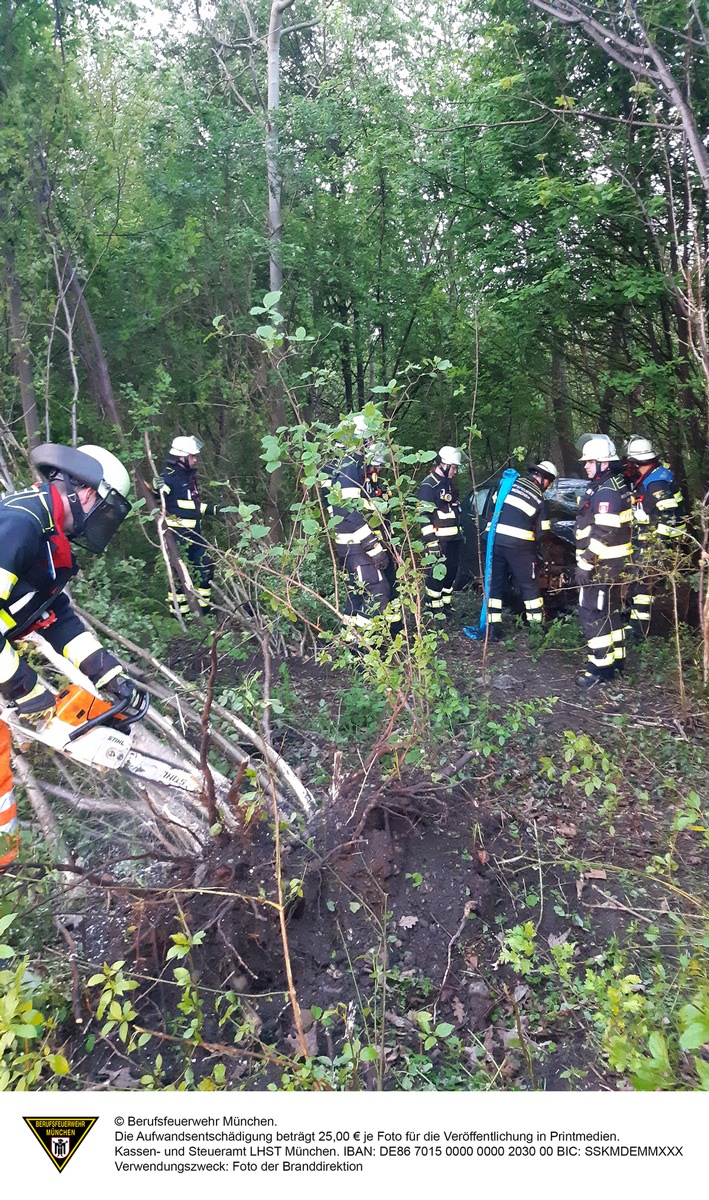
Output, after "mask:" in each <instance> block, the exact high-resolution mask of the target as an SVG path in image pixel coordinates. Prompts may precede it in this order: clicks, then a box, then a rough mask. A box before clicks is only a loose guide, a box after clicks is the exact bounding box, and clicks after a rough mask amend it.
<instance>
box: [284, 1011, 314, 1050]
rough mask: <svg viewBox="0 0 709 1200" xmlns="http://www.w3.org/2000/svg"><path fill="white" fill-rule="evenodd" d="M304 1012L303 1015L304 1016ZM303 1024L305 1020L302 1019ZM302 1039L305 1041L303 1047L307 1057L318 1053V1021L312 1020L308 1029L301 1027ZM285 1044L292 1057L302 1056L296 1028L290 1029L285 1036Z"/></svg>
mask: <svg viewBox="0 0 709 1200" xmlns="http://www.w3.org/2000/svg"><path fill="white" fill-rule="evenodd" d="M305 1015H306V1014H305V1013H303V1016H304V1017H305ZM303 1026H305V1021H303ZM303 1040H304V1041H305V1049H306V1050H307V1052H308V1058H315V1057H316V1056H317V1053H318V1023H317V1021H313V1023H312V1025H311V1026H310V1029H305V1028H303ZM286 1045H287V1046H288V1047H289V1048H290V1051H291V1054H292V1055H293V1057H294V1058H302V1055H303V1052H302V1050H301V1045H300V1037H299V1036H298V1031H297V1029H292V1030H291V1032H290V1033H289V1035H288V1037H287V1038H286Z"/></svg>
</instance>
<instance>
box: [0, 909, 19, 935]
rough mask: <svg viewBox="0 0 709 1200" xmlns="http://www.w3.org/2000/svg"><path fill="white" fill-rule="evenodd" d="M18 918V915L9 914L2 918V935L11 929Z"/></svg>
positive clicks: (0, 927)
mask: <svg viewBox="0 0 709 1200" xmlns="http://www.w3.org/2000/svg"><path fill="white" fill-rule="evenodd" d="M16 916H17V913H8V914H7V915H6V916H4V917H0V934H1V933H4V932H5V930H6V929H9V928H10V926H11V925H12V922H13V921H14V920H15V918H16Z"/></svg>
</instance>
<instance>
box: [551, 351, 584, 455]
mask: <svg viewBox="0 0 709 1200" xmlns="http://www.w3.org/2000/svg"><path fill="white" fill-rule="evenodd" d="M551 404H552V411H553V414H554V422H553V433H552V438H551V447H550V449H551V452H552V458H554V459H555V460H556V461H557V462H559V463H560V464H561V469H562V471H563V473H564V475H567V476H574V475H576V473H577V470H578V461H577V460H578V455H577V453H576V447H575V446H574V441H573V433H572V429H571V400H570V398H569V382H568V379H567V377H566V363H565V361H564V355H563V353H562V352H561V351H560V350H559V348H558V347H556V346H554V347H552V352H551Z"/></svg>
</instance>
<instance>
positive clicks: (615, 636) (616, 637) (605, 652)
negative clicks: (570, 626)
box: [579, 584, 625, 679]
mask: <svg viewBox="0 0 709 1200" xmlns="http://www.w3.org/2000/svg"><path fill="white" fill-rule="evenodd" d="M579 620H580V622H581V628H582V630H583V636H584V637H585V639H586V646H587V648H588V665H587V668H586V669H587V671H588V673H589V674H590V675H600V676H602V677H604V678H606V679H607V678H610V676H611V675H614V674H616V672H617V671H622V669H623V665H624V662H625V626H624V624H623V614H622V607H621V588H620V585H619V584H608V585H604V586H601V585H598V584H592V585H591V586H584V587H582V588H579Z"/></svg>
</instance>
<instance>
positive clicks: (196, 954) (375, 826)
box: [83, 622, 709, 1090]
mask: <svg viewBox="0 0 709 1200" xmlns="http://www.w3.org/2000/svg"><path fill="white" fill-rule="evenodd" d="M461 623H462V622H461ZM545 642H546V644H544V645H542V646H541V647H536V648H534V647H532V646H530V644H529V641H528V636H527V633H526V631H525V630H522V629H519V628H517V629H516V630H515V631H513V632H511V633H510V636H509V637H508V640H507V641H506V642H504V643H501V644H499V645H495V646H494V647H490V648H489V650H488V653H487V655H486V656H485V661H484V662H483V655H484V651H483V647H482V646H481V645H480V644H477V643H473V642H471V641H469V640H468V639H466V638H465V637H463V636H462V635H461V634H460V633H459V632H458V630H457V627H456V625H455V624H453V625H452V629H451V634H450V640H449V642H448V644H447V646H446V649H445V657H446V661H447V664H448V669H449V671H450V674H451V677H452V679H453V681H454V683H455V685H456V688H457V691H458V694H459V696H460V698H461V700H462V701H463V702H466V701H467V704H468V705H469V717H468V719H467V720H466V721H464V722H463V723H462V725H458V726H457V727H456V728H455V731H454V732H451V737H450V743H449V744H448V745H445V746H441V756H440V757H441V761H440V765H439V766H438V767H436V766H435V765H434V766H432V765H431V762H430V760H429V762H428V764H427V766H426V769H425V770H423V769H421V767H420V766H419V765H416V764H414V765H409V762H408V760H405V761H404V763H403V765H400V766H399V769H398V770H394V766H395V764H394V763H393V762H392V760H391V757H389V758H387V757H386V756H384V757H382V758H380V759H379V760H378V762H377V763H376V765H374V766H373V767H372V768H371V769H370V770H369V771H367V770H366V769H365V758H364V755H365V753H366V750H365V747H369V746H371V744H372V741H373V735H375V734H376V729H377V723H378V722H379V721H380V720H381V713H380V712H379V710H378V708H377V705H376V704H375V703H374V701H373V700H372V697H371V696H370V695H368V693H367V691H366V690H365V689H364V688H363V686H362V685H361V684H360V683H359V682H358V681H357V679H355V680H354V682H353V681H352V679H346V678H345V677H344V674H343V672H342V671H333V670H331V669H330V668H328V667H324V666H320V665H317V664H315V663H313V662H306V663H292V662H289V663H288V664H287V667H286V666H283V667H282V668H281V670H280V674H279V679H280V691H279V695H280V699H281V702H282V704H283V708H284V712H283V716H282V717H281V718H279V721H280V724H279V726H278V728H277V730H276V734H275V739H274V740H275V741H276V742H277V743H278V744H279V745H280V747H281V749H282V752H283V753H284V754H286V756H287V757H289V759H290V761H291V762H293V763H299V765H300V771H301V773H302V775H303V777H304V778H305V779H306V780H307V781H308V782H309V784H310V785H311V786H312V787H313V790H314V791H315V792H316V794H317V795H318V797H319V798H320V799H321V802H322V810H321V814H320V817H319V822H318V825H317V827H316V828H314V829H312V830H309V831H308V836H307V837H306V836H305V835H304V834H303V835H301V836H299V835H298V834H297V832H294V831H293V828H292V827H291V829H290V831H286V832H284V837H283V861H282V871H283V879H284V880H285V881H286V885H287V886H289V887H290V889H291V891H290V900H289V903H288V919H287V940H288V948H289V956H290V962H291V966H292V972H293V981H294V985H295V990H296V993H297V996H298V1000H299V1003H300V1007H301V1010H302V1012H303V1025H304V1029H305V1034H306V1042H307V1046H308V1051H309V1054H310V1055H312V1056H313V1057H314V1058H317V1056H321V1057H322V1061H323V1063H325V1064H326V1065H325V1066H322V1067H321V1068H320V1072H321V1074H322V1076H323V1077H324V1078H325V1080H326V1084H327V1085H328V1086H348V1087H352V1086H357V1087H369V1088H374V1087H377V1086H384V1087H385V1088H404V1089H409V1088H421V1087H435V1088H437V1089H439V1090H442V1089H449V1090H455V1089H470V1088H475V1089H488V1088H493V1087H497V1088H513V1089H515V1088H520V1089H539V1088H546V1089H564V1088H568V1089H587V1090H590V1089H618V1088H626V1087H629V1086H631V1085H632V1086H665V1087H684V1086H696V1082H695V1083H694V1084H692V1082H691V1080H690V1075H691V1073H692V1060H691V1059H690V1058H688V1056H686V1055H684V1056H683V1055H682V1054H679V1055H677V1054H675V1056H674V1058H672V1061H671V1062H670V1061H669V1060H668V1061H665V1055H664V1049H663V1048H662V1046H660V1048H659V1049H658V1045H659V1043H657V1042H655V1043H653V1042H652V1041H651V1040H649V1039H650V1034H651V1032H652V1030H653V1029H654V1028H659V1029H660V1030H662V1029H663V1028H667V1027H668V1026H670V1025H671V1024H672V1022H673V1021H674V1022H675V1025H676V1022H677V1012H678V1007H679V1005H680V1003H681V1002H682V1000H685V1001H686V1000H689V999H691V998H692V995H693V992H692V988H693V986H694V985H693V983H692V978H691V976H692V968H691V961H693V960H692V955H695V958H696V946H697V944H699V943H700V942H701V936H700V935H701V934H702V931H703V930H704V932H706V930H705V929H704V925H705V917H704V914H705V913H706V910H707V882H706V881H707V867H708V866H709V846H708V845H707V835H706V830H705V828H704V820H703V816H702V811H701V810H702V806H703V804H704V798H703V797H704V790H705V787H706V785H705V782H704V781H705V778H706V758H705V749H704V747H705V744H706V730H707V720H706V716H705V713H704V710H703V708H702V706H701V705H700V703H699V702H698V701H696V700H691V699H690V700H689V701H685V703H684V705H683V704H682V703H681V700H680V695H679V693H678V688H677V670H676V663H675V662H674V661H673V654H672V651H673V647H672V644H671V642H669V641H666V640H665V641H662V640H660V639H651V641H650V642H649V643H647V644H646V645H645V646H643V647H641V648H640V650H639V651H638V652H636V653H633V654H631V656H630V658H629V662H628V668H627V673H626V676H625V678H624V679H623V680H622V682H621V684H620V685H619V686H614V687H613V688H606V689H595V690H594V691H592V692H591V693H590V694H586V693H583V692H580V691H579V689H578V688H576V687H575V685H574V682H573V681H574V675H575V674H576V673H577V671H578V670H579V669H580V668H581V667H582V665H583V651H582V650H581V648H580V646H579V644H578V638H577V634H576V633H575V629H574V627H573V625H572V623H571V622H567V623H557V624H556V625H555V626H554V628H553V630H552V632H551V633H550V634H549V635H548V636H547V638H546V639H545ZM690 659H691V654H690ZM195 666H196V668H198V666H199V664H198V663H196V664H195ZM687 669H688V670H689V671H690V673H691V670H692V669H693V668H692V666H691V662H690V664H689V667H688V668H687ZM703 788H704V790H703ZM692 797H694V799H692ZM683 813H684V814H685V817H686V819H684V820H679V819H678V817H681V815H682V814H683ZM687 814H688V815H687ZM156 882H157V880H156ZM160 884H161V887H163V888H164V889H165V891H164V892H161V893H157V894H156V895H155V897H151V896H149V895H146V896H144V897H143V898H138V899H136V897H135V894H134V895H133V896H132V898H130V899H128V898H123V899H121V898H119V897H116V898H114V899H113V900H112V901H110V902H109V903H108V908H106V907H105V905H104V907H103V908H102V910H101V912H100V914H99V913H96V917H95V920H90V919H89V918H88V917H87V920H86V923H85V928H84V933H83V953H84V956H85V957H86V958H87V959H88V960H89V961H90V962H92V963H94V964H96V965H98V966H100V964H101V962H103V961H105V960H107V961H111V960H112V959H125V960H127V966H126V970H128V969H130V971H131V973H132V975H133V977H134V978H138V979H141V978H143V979H145V980H149V981H151V982H149V983H148V984H147V985H146V986H144V987H143V989H142V990H141V993H140V997H141V998H140V1001H139V1002H138V1001H136V1007H137V1008H138V1010H139V1013H140V1019H141V1021H142V1027H145V1028H152V1029H155V1028H158V1026H159V1027H160V1028H162V1029H165V1028H166V1027H168V1028H169V1027H172V1028H173V1029H174V1030H178V1027H179V1014H178V1013H176V1012H175V1005H174V999H172V997H173V995H174V992H175V985H174V983H172V982H171V979H172V968H173V967H174V962H173V963H166V962H165V955H166V950H167V948H168V947H169V945H170V936H171V934H172V935H174V933H175V930H176V929H182V930H188V931H190V933H191V935H194V934H195V933H196V932H197V931H200V932H202V933H203V934H204V936H203V938H201V939H197V941H196V943H195V945H194V946H193V947H192V950H191V952H190V955H189V963H190V966H191V969H192V972H193V977H195V978H198V979H199V987H200V994H201V996H202V999H201V1001H200V1004H201V1009H200V1014H199V1017H200V1022H201V1024H200V1030H201V1037H202V1039H203V1040H204V1042H206V1043H208V1044H209V1045H210V1046H212V1047H213V1054H212V1055H211V1056H210V1055H208V1054H207V1055H204V1054H202V1055H200V1056H197V1057H198V1059H199V1061H200V1062H201V1063H202V1066H201V1068H200V1070H201V1071H202V1074H204V1072H205V1071H209V1070H211V1065H210V1063H211V1061H213V1058H214V1055H216V1056H217V1057H219V1053H220V1050H219V1048H220V1047H221V1048H222V1050H225V1043H226V1042H227V1040H229V1039H227V1037H226V1032H225V1030H226V1026H229V1028H231V1025H230V1024H229V1022H227V1023H226V1026H225V1020H224V1019H223V1018H224V1013H225V1001H224V996H225V995H228V996H229V997H231V999H230V1002H229V1004H230V1006H233V1010H234V1012H236V1013H237V1014H238V1016H237V1017H232V1015H231V1014H230V1021H232V1020H236V1021H237V1024H238V1022H241V1024H240V1026H239V1029H240V1032H239V1034H238V1036H237V1038H236V1043H234V1042H233V1041H232V1043H231V1045H232V1049H231V1050H229V1051H228V1052H226V1051H225V1057H224V1058H223V1061H224V1063H225V1064H226V1076H225V1085H226V1086H231V1087H234V1086H236V1087H246V1088H257V1089H260V1088H264V1087H266V1086H268V1085H270V1086H274V1085H275V1086H278V1087H282V1086H286V1087H295V1086H312V1085H313V1079H318V1078H319V1077H320V1076H319V1075H318V1071H317V1070H315V1072H314V1073H313V1069H312V1068H311V1069H310V1074H309V1075H308V1077H307V1078H305V1077H304V1068H303V1067H302V1065H301V1066H300V1067H297V1066H294V1065H293V1062H294V1060H293V1056H294V1055H295V1054H296V1052H297V1049H298V1037H297V1034H296V1030H295V1027H294V1023H293V1013H292V1008H291V1005H290V1003H289V998H288V990H287V974H286V969H285V958H284V952H283V942H282V935H281V930H280V928H279V922H278V919H277V916H276V915H275V913H274V911H273V910H269V909H268V908H265V909H264V907H263V905H262V904H261V899H262V898H264V897H269V896H270V897H273V896H274V895H275V892H274V847H273V836H272V826H271V827H269V825H268V818H267V816H264V819H263V820H262V821H261V822H260V823H259V822H258V821H253V822H252V824H251V825H250V826H248V827H247V829H246V831H245V834H244V837H243V839H242V840H241V842H240V843H238V844H237V842H235V841H233V840H230V841H227V840H226V839H225V838H223V837H220V838H217V840H216V844H215V846H214V849H213V851H212V852H211V854H210V855H209V856H208V858H207V860H206V861H205V862H204V863H203V864H202V865H201V866H200V869H199V872H198V875H197V876H195V875H194V871H193V869H192V868H190V867H187V866H185V867H183V868H179V867H175V868H171V873H170V875H169V877H168V878H166V877H165V876H164V875H162V876H161V878H160ZM245 897H246V899H245ZM249 897H251V898H253V899H249ZM178 911H179V920H178V916H177V913H178ZM127 930H130V932H128V933H127ZM173 940H174V936H173ZM197 943H199V944H197ZM688 964H690V965H688ZM694 975H695V976H696V975H697V970H695V971H694ZM683 989H684V991H683ZM175 998H179V996H178V997H175ZM183 1002H184V995H183ZM188 1007H189V1006H188ZM166 1012H167V1013H169V1012H172V1014H173V1015H172V1017H169V1016H168V1020H167V1026H166V1025H165V1016H166ZM172 1041H173V1042H175V1043H177V1044H178V1045H179V1041H180V1039H179V1036H176V1035H173V1038H172ZM163 1042H164V1045H162V1046H161V1053H162V1056H163V1059H164V1061H163V1065H162V1066H161V1067H160V1071H161V1072H162V1074H160V1080H161V1081H162V1080H164V1078H168V1079H169V1078H170V1076H171V1072H172V1074H173V1077H175V1078H177V1077H179V1075H180V1072H181V1071H182V1070H183V1067H184V1064H183V1063H182V1065H181V1059H180V1054H181V1052H179V1051H178V1050H174V1051H173V1047H172V1043H171V1041H170V1036H169V1035H165V1034H163ZM234 1044H236V1049H234V1048H233V1047H234ZM151 1045H154V1042H152V1043H151ZM348 1045H349V1050H348V1049H347V1047H348ZM240 1046H241V1047H244V1048H245V1053H244V1054H243V1055H241V1054H239V1052H238V1050H239V1047H240ZM248 1047H251V1049H250V1051H249V1050H248V1049H247V1048H248ZM255 1047H256V1049H257V1050H258V1053H257V1054H256V1056H255V1057H254V1054H255V1050H254V1048H255ZM264 1047H266V1048H268V1049H267V1052H265V1053H264ZM367 1048H369V1049H368V1050H367ZM97 1054H98V1055H99V1057H98V1058H97V1057H96V1055H97ZM259 1054H262V1055H263V1056H262V1057H259ZM89 1060H93V1066H92V1065H91V1061H89V1062H87V1064H86V1067H87V1069H88V1070H89V1071H91V1070H99V1071H101V1072H103V1076H104V1078H107V1079H109V1080H110V1079H111V1078H113V1079H114V1080H115V1078H116V1076H115V1070H116V1069H117V1070H118V1072H119V1083H118V1085H117V1086H121V1083H120V1079H121V1078H123V1083H124V1085H126V1086H137V1079H136V1078H134V1077H133V1076H132V1075H131V1074H130V1072H129V1074H128V1076H127V1077H126V1076H123V1077H121V1075H120V1072H121V1070H123V1071H125V1068H121V1066H120V1064H118V1066H117V1067H116V1064H115V1063H114V1062H113V1060H112V1059H111V1056H110V1055H107V1054H106V1052H105V1048H104V1052H103V1054H101V1053H100V1047H98V1048H97V1051H95V1052H94V1054H93V1055H90V1056H89ZM151 1061H153V1062H154V1050H153V1052H152V1060H151ZM205 1064H206V1065H205ZM284 1064H286V1065H285V1066H284ZM288 1064H290V1065H288ZM150 1069H152V1070H153V1071H154V1070H155V1068H154V1067H153V1068H150ZM698 1069H699V1068H698ZM112 1072H113V1074H112ZM643 1078H645V1083H643ZM113 1086H116V1084H115V1083H114V1084H113Z"/></svg>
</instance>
